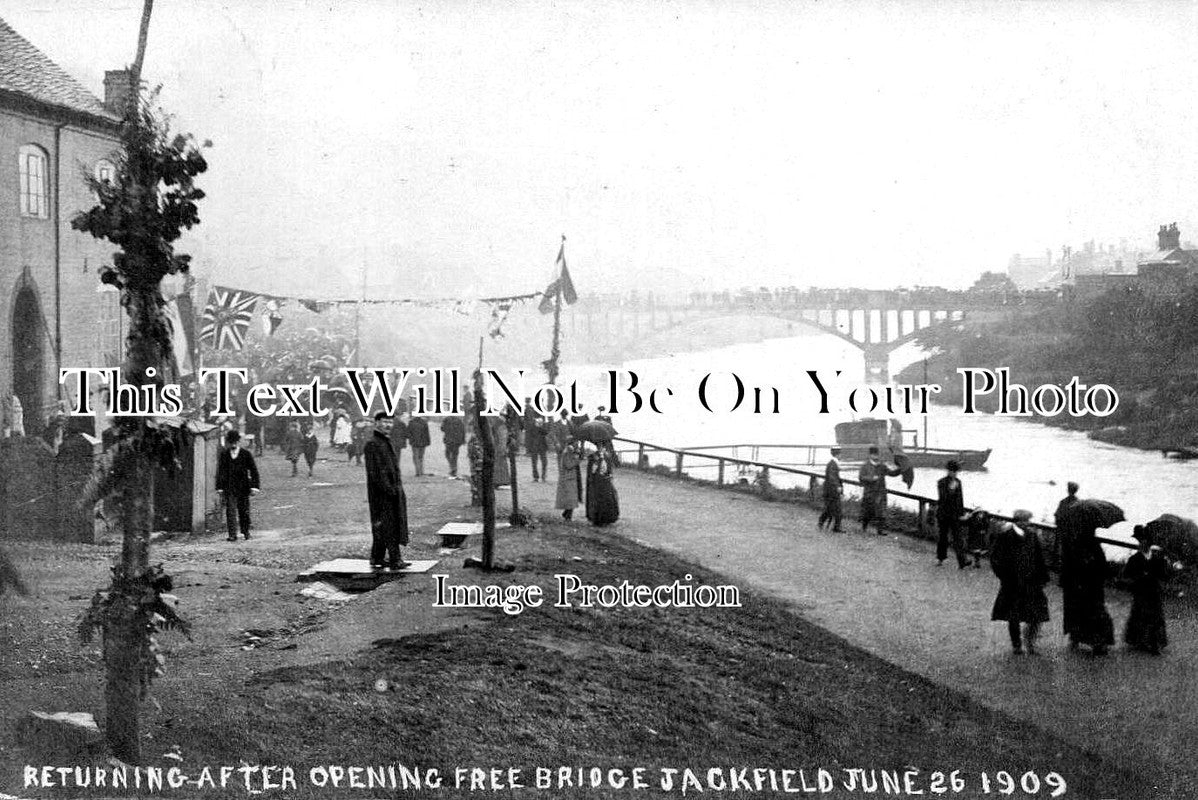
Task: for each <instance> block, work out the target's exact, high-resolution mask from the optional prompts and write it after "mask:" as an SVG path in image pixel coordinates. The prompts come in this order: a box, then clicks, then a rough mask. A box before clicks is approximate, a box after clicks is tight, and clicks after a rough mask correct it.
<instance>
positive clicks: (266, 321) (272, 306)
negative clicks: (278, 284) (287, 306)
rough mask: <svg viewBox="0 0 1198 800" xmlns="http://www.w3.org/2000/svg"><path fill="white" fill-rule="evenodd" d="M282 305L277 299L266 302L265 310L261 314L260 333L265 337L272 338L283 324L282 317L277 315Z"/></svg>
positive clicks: (273, 298) (281, 301)
mask: <svg viewBox="0 0 1198 800" xmlns="http://www.w3.org/2000/svg"><path fill="white" fill-rule="evenodd" d="M283 303H284V301H283V300H280V299H279V298H277V297H272V298H270V299H268V300H267V301H266V310H265V311H264V312H263V314H262V332H263V333H265V334H266V335H267V336H274V335H275V331H277V330H278V329H279V326H280V325H282V324H283V315H282V314H280V313H279V309H281V308H282V307H283Z"/></svg>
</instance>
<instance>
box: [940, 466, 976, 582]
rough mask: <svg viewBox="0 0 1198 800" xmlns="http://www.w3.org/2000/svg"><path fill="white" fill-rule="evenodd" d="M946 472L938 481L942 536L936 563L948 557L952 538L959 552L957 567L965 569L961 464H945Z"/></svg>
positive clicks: (966, 560)
mask: <svg viewBox="0 0 1198 800" xmlns="http://www.w3.org/2000/svg"><path fill="white" fill-rule="evenodd" d="M944 468H945V470H946V471H947V473H948V474H946V475H945V476H944V477H943V478H941V479H940V480H938V481H936V496H937V501H936V528H937V530H939V531H940V537H939V539H937V541H936V563H937V564H938V565H940V564H943V563H944V560H945V559H946V558H948V543H949V539H950V538H951V539H952V543H953V552H954V553H956V554H957V567H958V568H959V569H965V568H966V567H968V566H969V559H968V558H967V557H966V556H965V549H966V548H965V537H964V531H963V530H962V527H961V523H962V522H963V518H964V517H965V496H964V493H963V492H962V491H961V481H960V480H958V479H957V473H958V472H959V471H960V470H961V465H960V464H958V463H957V462H956V461H949V462H948V463H947V464H945V465H944Z"/></svg>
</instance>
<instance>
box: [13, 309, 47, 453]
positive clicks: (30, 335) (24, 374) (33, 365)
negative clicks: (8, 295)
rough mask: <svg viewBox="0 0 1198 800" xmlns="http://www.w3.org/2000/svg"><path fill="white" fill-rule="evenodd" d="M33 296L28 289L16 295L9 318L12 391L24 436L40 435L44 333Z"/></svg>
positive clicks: (44, 357)
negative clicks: (17, 400) (18, 403)
mask: <svg viewBox="0 0 1198 800" xmlns="http://www.w3.org/2000/svg"><path fill="white" fill-rule="evenodd" d="M43 327H44V324H43V320H42V310H41V308H40V307H39V304H38V300H37V294H35V293H34V291H33V290H32V289H30V288H28V287H26V288H23V289H21V290H20V291H18V292H17V302H16V303H15V304H14V306H13V315H12V391H13V394H15V395H16V396H17V397H19V398H20V399H21V408H22V409H23V411H24V416H25V433H26V434H27V435H29V436H33V435H35V434H38V433H41V430H42V421H43V414H44V412H43V409H42V395H43V390H44V388H45V374H46V372H45V368H46V354H45V341H46V336H45V331H44V330H43Z"/></svg>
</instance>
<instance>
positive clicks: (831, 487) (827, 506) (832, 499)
mask: <svg viewBox="0 0 1198 800" xmlns="http://www.w3.org/2000/svg"><path fill="white" fill-rule="evenodd" d="M843 496H844V485H843V484H842V483H841V482H840V448H839V447H833V448H832V457H831V458H829V459H828V464H827V466H826V467H824V511H823V513H822V514H820V515H819V527H821V528H822V527H824V526H825V525H828V526H830V527H831V528H832V530H833V531H834V532H836V533H841V532H843V530H844V529H843V528H841V527H840V516H841V511H840V507H841V499H842V498H843Z"/></svg>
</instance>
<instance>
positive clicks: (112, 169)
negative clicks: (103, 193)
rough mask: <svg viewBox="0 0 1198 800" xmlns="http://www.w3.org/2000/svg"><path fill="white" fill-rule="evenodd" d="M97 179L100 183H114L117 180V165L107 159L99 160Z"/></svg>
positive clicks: (97, 163)
mask: <svg viewBox="0 0 1198 800" xmlns="http://www.w3.org/2000/svg"><path fill="white" fill-rule="evenodd" d="M96 180H98V181H99V182H100V183H113V182H114V181H116V165H115V164H113V163H112V162H111V161H108V160H106V159H100V160H99V161H97V162H96Z"/></svg>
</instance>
